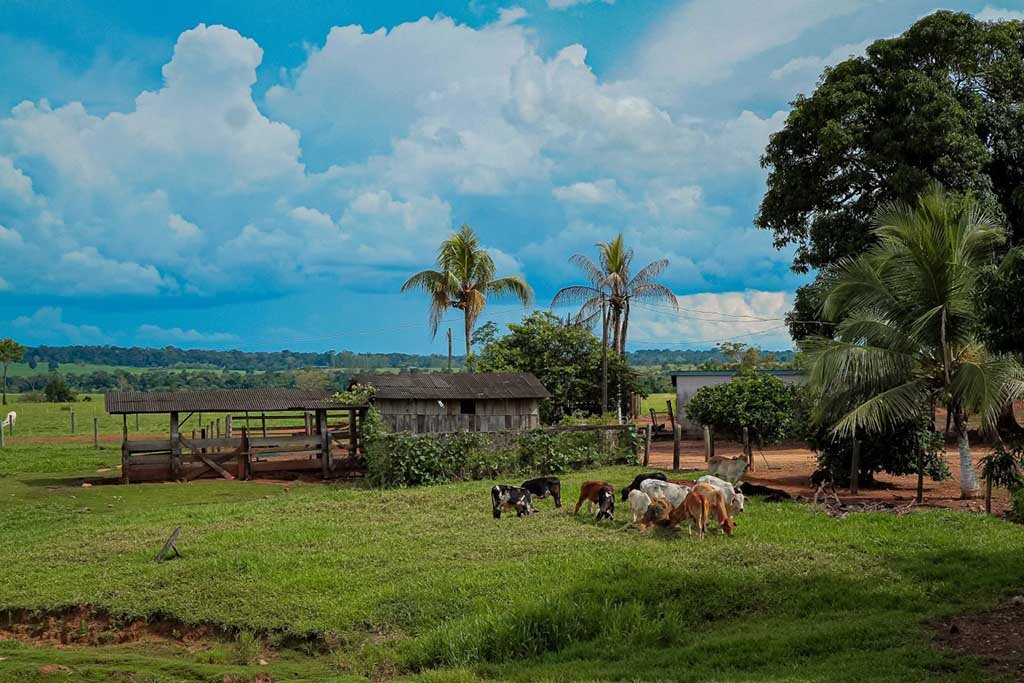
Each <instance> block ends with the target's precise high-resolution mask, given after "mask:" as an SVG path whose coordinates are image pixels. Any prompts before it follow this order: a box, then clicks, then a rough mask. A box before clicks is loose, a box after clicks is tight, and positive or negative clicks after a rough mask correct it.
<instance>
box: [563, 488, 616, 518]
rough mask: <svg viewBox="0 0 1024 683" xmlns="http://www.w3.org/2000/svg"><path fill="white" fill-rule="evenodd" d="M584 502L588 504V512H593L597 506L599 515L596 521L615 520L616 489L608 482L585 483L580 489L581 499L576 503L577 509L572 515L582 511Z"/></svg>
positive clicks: (595, 516)
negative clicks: (581, 507)
mask: <svg viewBox="0 0 1024 683" xmlns="http://www.w3.org/2000/svg"><path fill="white" fill-rule="evenodd" d="M583 501H586V502H587V512H588V513H589V512H591V511H593V506H594V505H595V504H596V505H597V514H596V515H594V519H595V520H597V521H600V520H602V519H615V487H614V486H612V485H611V484H609V483H608V482H606V481H585V482H583V486H581V487H580V498H579V500H577V501H576V508H575V509H574V510H573V511H572V514H574V515H575V514H576V513H578V512H579V511H580V506H581V505H583Z"/></svg>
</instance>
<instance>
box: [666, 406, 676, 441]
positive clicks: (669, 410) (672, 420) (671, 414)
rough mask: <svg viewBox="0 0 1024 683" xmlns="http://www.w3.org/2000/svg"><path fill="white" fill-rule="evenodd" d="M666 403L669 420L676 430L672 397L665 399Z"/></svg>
mask: <svg viewBox="0 0 1024 683" xmlns="http://www.w3.org/2000/svg"><path fill="white" fill-rule="evenodd" d="M665 405H667V406H668V420H669V422H670V423H671V424H672V429H673V430H675V427H676V414H675V413H674V412H672V399H666V400H665ZM673 433H675V432H674V431H673Z"/></svg>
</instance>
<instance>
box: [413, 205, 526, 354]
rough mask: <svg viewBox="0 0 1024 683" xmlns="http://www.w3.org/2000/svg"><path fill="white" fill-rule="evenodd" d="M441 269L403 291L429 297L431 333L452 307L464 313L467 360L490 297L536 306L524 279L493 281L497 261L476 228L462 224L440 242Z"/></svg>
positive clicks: (420, 277)
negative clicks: (482, 243) (475, 329)
mask: <svg viewBox="0 0 1024 683" xmlns="http://www.w3.org/2000/svg"><path fill="white" fill-rule="evenodd" d="M437 267H438V270H424V271H421V272H419V273H416V274H415V275H413V276H412V277H411V278H409V279H408V280H406V281H405V284H404V285H402V291H403V292H404V291H406V290H410V289H422V290H424V291H425V292H427V294H429V295H430V334H431V336H435V335H437V327H438V325H439V324H440V322H441V319H442V318H443V317H444V314H445V312H446V311H447V310H448V309H449V308H457V309H459V310H461V311H462V312H463V318H464V320H465V333H466V359H467V360H468V359H469V357H470V356H471V355H472V354H473V346H472V341H471V337H472V334H473V327H474V325H475V324H476V320H477V318H478V317H479V316H480V313H481V312H482V311H483V310H484V307H485V306H486V305H487V298H488V297H489V296H490V297H495V298H500V297H504V296H511V297H514V298H516V299H518V300H519V301H520V302H522V304H523V305H524V306H529V305H530V304H531V303H533V290H532V289H531V288H530V285H528V284H527V283H526V280H524V279H523V278H522V277H520V276H518V275H512V276H510V277H503V278H499V279H494V261H493V260H492V259H491V257H490V255H489V254H488V253H487V251H486V250H485V249H484V248H483V247H481V246H480V240H479V239H478V238H477V236H476V233H474V232H473V228H471V227H469V226H468V225H463V226H462V228H460V229H459V231H458V232H456V233H453V234H452V235H451V236H450V237H449V238H448V239H446V240H445V241H444V242H442V243H441V247H440V249H438V251H437Z"/></svg>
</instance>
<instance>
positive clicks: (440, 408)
mask: <svg viewBox="0 0 1024 683" xmlns="http://www.w3.org/2000/svg"><path fill="white" fill-rule="evenodd" d="M373 403H374V407H376V408H377V410H378V411H379V412H380V414H381V416H382V417H383V418H384V422H385V424H387V426H388V428H389V429H391V430H392V431H396V432H413V433H414V434H422V433H444V432H458V431H470V432H500V431H506V430H513V431H520V430H524V429H532V428H534V427H539V426H540V412H539V407H538V401H537V400H536V399H514V400H513V399H510V400H479V399H478V400H477V401H476V413H475V414H473V415H464V414H462V402H461V401H458V400H450V399H448V400H442V401H441V402H440V404H439V403H438V401H437V400H433V401H425V400H414V399H380V398H378V399H374V402H373Z"/></svg>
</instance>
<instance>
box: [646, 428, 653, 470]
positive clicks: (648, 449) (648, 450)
mask: <svg viewBox="0 0 1024 683" xmlns="http://www.w3.org/2000/svg"><path fill="white" fill-rule="evenodd" d="M653 429H654V425H647V430H646V431H645V432H644V467H647V465H648V463H650V461H651V430H653Z"/></svg>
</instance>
